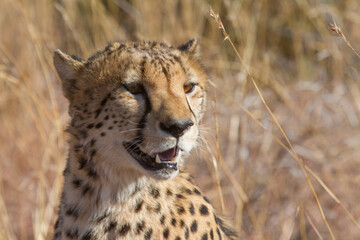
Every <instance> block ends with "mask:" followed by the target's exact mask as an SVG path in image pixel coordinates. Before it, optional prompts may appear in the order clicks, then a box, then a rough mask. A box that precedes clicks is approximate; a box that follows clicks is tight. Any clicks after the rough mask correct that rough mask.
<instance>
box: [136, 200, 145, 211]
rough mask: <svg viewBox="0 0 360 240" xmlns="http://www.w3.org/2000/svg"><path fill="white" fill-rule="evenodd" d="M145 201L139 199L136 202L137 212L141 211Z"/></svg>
mask: <svg viewBox="0 0 360 240" xmlns="http://www.w3.org/2000/svg"><path fill="white" fill-rule="evenodd" d="M143 203H144V201H143V200H141V199H139V200H138V202H137V203H136V206H135V212H136V213H137V212H139V211H140V210H141V208H142V205H143Z"/></svg>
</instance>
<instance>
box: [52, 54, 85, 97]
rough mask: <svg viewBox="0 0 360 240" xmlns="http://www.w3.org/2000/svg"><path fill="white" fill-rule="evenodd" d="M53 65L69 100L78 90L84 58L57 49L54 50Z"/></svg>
mask: <svg viewBox="0 0 360 240" xmlns="http://www.w3.org/2000/svg"><path fill="white" fill-rule="evenodd" d="M54 65H55V68H56V71H57V73H58V74H59V77H60V79H61V83H62V87H63V91H64V95H65V97H66V98H67V99H69V100H70V101H71V100H72V99H73V96H74V95H75V94H76V93H77V92H78V91H79V86H78V84H79V83H78V78H79V75H80V72H81V70H82V69H83V67H84V60H82V59H81V58H79V57H76V56H70V55H68V54H65V53H63V52H61V51H60V50H59V49H57V50H56V51H55V52H54Z"/></svg>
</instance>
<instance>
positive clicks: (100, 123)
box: [95, 122, 103, 128]
mask: <svg viewBox="0 0 360 240" xmlns="http://www.w3.org/2000/svg"><path fill="white" fill-rule="evenodd" d="M102 125H103V123H102V122H99V123H98V124H96V125H95V127H96V128H101V127H102Z"/></svg>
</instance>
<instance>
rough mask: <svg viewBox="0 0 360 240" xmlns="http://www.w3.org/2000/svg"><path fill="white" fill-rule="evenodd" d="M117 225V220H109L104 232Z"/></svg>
mask: <svg viewBox="0 0 360 240" xmlns="http://www.w3.org/2000/svg"><path fill="white" fill-rule="evenodd" d="M116 225H117V222H115V221H111V222H110V223H109V225H108V226H107V227H106V228H105V232H110V231H111V230H113V229H114V228H115V227H116Z"/></svg>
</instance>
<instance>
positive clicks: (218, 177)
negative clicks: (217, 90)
mask: <svg viewBox="0 0 360 240" xmlns="http://www.w3.org/2000/svg"><path fill="white" fill-rule="evenodd" d="M211 110H212V112H213V116H214V121H215V142H216V151H217V158H216V159H217V162H216V164H217V166H216V168H215V176H216V185H217V188H218V191H219V200H220V204H221V210H222V212H225V203H224V196H223V193H222V189H221V184H220V168H221V164H222V159H221V152H220V145H219V124H218V121H217V117H216V96H215V97H214V102H213V104H212V105H211ZM219 166H220V167H219ZM214 167H215V166H214Z"/></svg>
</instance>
